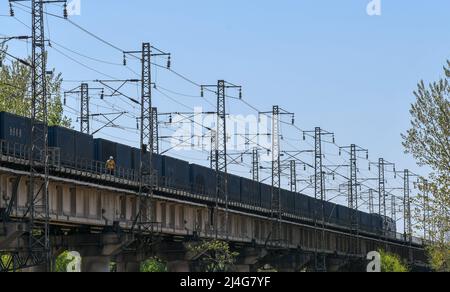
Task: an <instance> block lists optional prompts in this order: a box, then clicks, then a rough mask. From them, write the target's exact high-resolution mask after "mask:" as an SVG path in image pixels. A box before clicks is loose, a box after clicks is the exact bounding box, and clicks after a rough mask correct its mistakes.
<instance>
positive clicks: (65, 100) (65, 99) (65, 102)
mask: <svg viewBox="0 0 450 292" xmlns="http://www.w3.org/2000/svg"><path fill="white" fill-rule="evenodd" d="M64 105H67V98H66V95H64Z"/></svg>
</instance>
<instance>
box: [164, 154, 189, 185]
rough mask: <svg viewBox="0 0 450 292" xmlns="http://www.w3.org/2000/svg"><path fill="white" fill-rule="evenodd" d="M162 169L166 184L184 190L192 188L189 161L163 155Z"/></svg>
mask: <svg viewBox="0 0 450 292" xmlns="http://www.w3.org/2000/svg"><path fill="white" fill-rule="evenodd" d="M162 169H163V171H162V176H163V178H164V182H165V186H167V187H172V188H178V189H182V190H188V189H190V168H189V162H187V161H184V160H180V159H176V158H172V157H169V156H165V155H163V156H162Z"/></svg>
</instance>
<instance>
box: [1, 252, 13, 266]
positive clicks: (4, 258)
mask: <svg viewBox="0 0 450 292" xmlns="http://www.w3.org/2000/svg"><path fill="white" fill-rule="evenodd" d="M11 260H12V258H11V256H10V255H8V254H2V255H1V256H0V262H1V263H0V264H1V265H2V267H4V268H5V269H11V268H12V267H11V264H12V263H11Z"/></svg>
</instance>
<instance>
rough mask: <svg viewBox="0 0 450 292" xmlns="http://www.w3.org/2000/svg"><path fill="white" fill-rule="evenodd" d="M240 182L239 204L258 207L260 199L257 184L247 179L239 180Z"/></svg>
mask: <svg viewBox="0 0 450 292" xmlns="http://www.w3.org/2000/svg"><path fill="white" fill-rule="evenodd" d="M240 181H241V202H242V203H243V204H246V205H250V206H254V207H259V206H260V204H261V197H260V194H261V193H260V190H259V185H260V184H259V183H258V182H256V181H254V180H251V179H247V178H243V177H241V178H240Z"/></svg>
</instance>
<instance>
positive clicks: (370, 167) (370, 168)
mask: <svg viewBox="0 0 450 292" xmlns="http://www.w3.org/2000/svg"><path fill="white" fill-rule="evenodd" d="M371 170H372V166H371V165H370V163H369V171H371Z"/></svg>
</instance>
